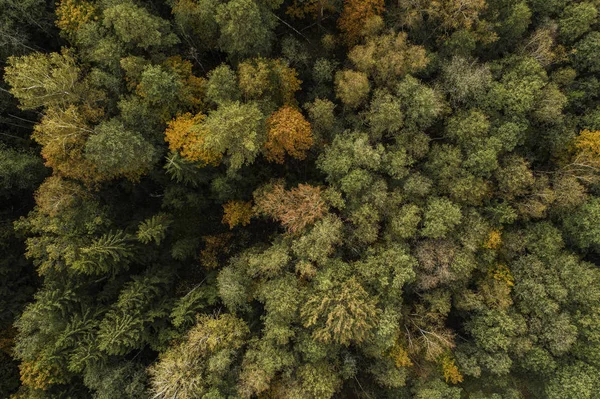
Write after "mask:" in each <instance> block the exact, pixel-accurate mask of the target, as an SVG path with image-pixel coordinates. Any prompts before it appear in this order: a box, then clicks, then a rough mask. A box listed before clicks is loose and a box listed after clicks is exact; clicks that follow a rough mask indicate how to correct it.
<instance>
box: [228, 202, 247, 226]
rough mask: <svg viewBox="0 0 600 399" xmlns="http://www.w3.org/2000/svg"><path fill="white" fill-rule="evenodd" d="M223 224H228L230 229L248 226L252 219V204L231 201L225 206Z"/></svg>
mask: <svg viewBox="0 0 600 399" xmlns="http://www.w3.org/2000/svg"><path fill="white" fill-rule="evenodd" d="M223 211H224V213H223V220H222V223H223V224H228V225H229V228H230V229H233V228H234V227H235V226H237V225H240V224H241V225H242V226H246V225H248V224H250V219H252V215H253V211H252V203H251V202H244V201H229V202H227V203H226V204H223Z"/></svg>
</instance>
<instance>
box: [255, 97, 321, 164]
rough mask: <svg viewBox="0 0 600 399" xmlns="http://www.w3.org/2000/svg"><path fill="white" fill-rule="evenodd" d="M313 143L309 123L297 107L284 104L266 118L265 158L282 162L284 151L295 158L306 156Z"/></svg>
mask: <svg viewBox="0 0 600 399" xmlns="http://www.w3.org/2000/svg"><path fill="white" fill-rule="evenodd" d="M312 144H313V136H312V131H311V127H310V123H309V122H308V121H307V120H306V119H304V116H303V115H302V113H301V112H300V111H298V110H297V109H295V108H293V107H290V106H289V105H285V106H283V107H281V108H280V109H279V110H277V111H276V112H274V113H273V114H272V115H271V116H270V117H269V118H268V119H267V142H266V143H265V150H266V152H267V153H266V156H267V160H269V161H270V162H276V163H279V164H283V162H284V157H285V153H286V152H287V153H288V154H289V155H290V156H292V157H294V158H296V159H304V158H306V151H307V150H308V149H309V148H310V147H311V146H312Z"/></svg>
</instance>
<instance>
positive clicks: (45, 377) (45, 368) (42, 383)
mask: <svg viewBox="0 0 600 399" xmlns="http://www.w3.org/2000/svg"><path fill="white" fill-rule="evenodd" d="M19 371H20V373H21V383H23V385H25V386H28V387H31V388H33V389H41V390H46V389H48V388H49V387H50V386H51V385H53V384H61V383H64V382H65V379H64V378H63V377H62V376H61V375H60V372H59V370H58V369H57V368H56V367H53V366H52V365H51V364H48V365H44V364H43V362H41V361H39V360H34V361H29V362H22V363H21V364H19Z"/></svg>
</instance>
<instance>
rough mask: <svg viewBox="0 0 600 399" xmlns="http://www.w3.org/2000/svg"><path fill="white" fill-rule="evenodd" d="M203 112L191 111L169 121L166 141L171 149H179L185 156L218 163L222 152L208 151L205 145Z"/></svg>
mask: <svg viewBox="0 0 600 399" xmlns="http://www.w3.org/2000/svg"><path fill="white" fill-rule="evenodd" d="M204 119H205V116H204V115H203V114H196V115H192V114H190V113H189V112H188V113H185V114H183V115H180V116H178V117H176V118H175V119H173V120H172V121H170V122H168V123H167V129H166V130H165V141H166V142H168V143H169V149H170V150H171V151H179V153H180V154H181V156H182V157H183V158H186V159H188V160H190V161H193V162H200V163H202V164H204V165H218V164H219V163H220V162H221V154H216V153H213V152H211V151H208V150H207V149H206V148H205V147H204V139H205V137H206V134H207V131H206V130H205V129H203V128H202V124H201V123H202V121H204Z"/></svg>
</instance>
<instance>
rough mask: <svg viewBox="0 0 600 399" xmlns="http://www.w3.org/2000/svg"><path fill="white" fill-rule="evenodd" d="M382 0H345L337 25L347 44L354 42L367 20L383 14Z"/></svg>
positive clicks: (383, 3) (383, 4)
mask: <svg viewBox="0 0 600 399" xmlns="http://www.w3.org/2000/svg"><path fill="white" fill-rule="evenodd" d="M384 10H385V2H384V0H345V1H344V9H343V11H342V15H341V16H340V18H339V19H338V27H339V28H340V30H341V31H342V32H343V34H344V39H345V41H346V43H347V44H348V45H352V44H356V43H357V42H358V41H359V39H360V37H361V35H362V33H363V31H364V28H365V26H367V25H368V21H369V20H370V19H372V18H373V17H377V16H379V15H381V14H383V11H384Z"/></svg>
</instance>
